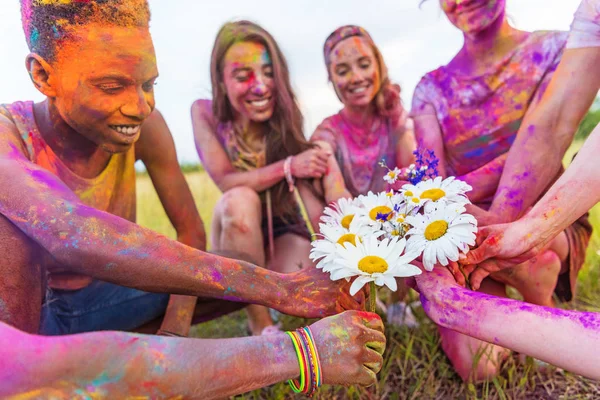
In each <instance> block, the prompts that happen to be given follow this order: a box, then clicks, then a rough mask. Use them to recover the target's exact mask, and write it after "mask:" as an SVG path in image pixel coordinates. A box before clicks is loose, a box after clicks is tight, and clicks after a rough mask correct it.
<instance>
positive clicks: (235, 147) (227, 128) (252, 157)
mask: <svg viewBox="0 0 600 400" xmlns="http://www.w3.org/2000/svg"><path fill="white" fill-rule="evenodd" d="M217 138H218V139H219V141H220V142H221V145H222V146H223V148H224V149H225V151H226V152H227V155H228V156H229V159H230V160H231V164H232V165H233V166H234V168H236V169H238V170H240V171H251V170H253V169H256V168H262V167H264V166H265V165H267V161H266V152H265V151H264V150H263V151H261V152H256V151H254V150H252V149H251V148H250V146H248V145H247V144H246V142H244V140H243V139H241V138H240V137H239V136H238V135H236V133H235V130H234V129H233V124H232V123H231V122H226V123H222V124H219V125H218V126H217ZM264 148H265V146H264V145H263V149H264Z"/></svg>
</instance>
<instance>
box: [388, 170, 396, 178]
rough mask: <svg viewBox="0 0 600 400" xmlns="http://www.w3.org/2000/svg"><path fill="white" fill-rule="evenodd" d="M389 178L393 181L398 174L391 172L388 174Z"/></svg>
mask: <svg viewBox="0 0 600 400" xmlns="http://www.w3.org/2000/svg"><path fill="white" fill-rule="evenodd" d="M388 176H389V177H390V178H392V179H394V178H395V177H396V173H395V172H394V171H390V172H388Z"/></svg>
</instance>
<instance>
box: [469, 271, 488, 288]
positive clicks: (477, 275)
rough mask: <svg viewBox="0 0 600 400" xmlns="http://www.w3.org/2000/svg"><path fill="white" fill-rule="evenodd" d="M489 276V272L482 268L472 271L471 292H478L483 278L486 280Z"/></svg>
mask: <svg viewBox="0 0 600 400" xmlns="http://www.w3.org/2000/svg"><path fill="white" fill-rule="evenodd" d="M489 275H490V272H489V271H486V270H485V269H483V268H481V267H480V268H477V269H476V270H475V271H473V273H472V274H471V277H470V278H469V279H470V282H471V287H472V288H473V290H479V288H480V287H481V282H483V280H484V279H485V278H487V277H488V276H489Z"/></svg>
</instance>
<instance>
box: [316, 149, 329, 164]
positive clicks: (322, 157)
mask: <svg viewBox="0 0 600 400" xmlns="http://www.w3.org/2000/svg"><path fill="white" fill-rule="evenodd" d="M315 155H316V156H317V158H316V160H318V161H321V162H324V163H327V161H328V160H329V157H330V156H331V153H330V152H329V151H328V150H323V149H319V150H318V151H317V153H316V154H315Z"/></svg>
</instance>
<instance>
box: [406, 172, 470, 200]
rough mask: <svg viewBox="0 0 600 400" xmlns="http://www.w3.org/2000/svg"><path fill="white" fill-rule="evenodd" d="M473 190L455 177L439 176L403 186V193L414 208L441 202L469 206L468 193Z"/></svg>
mask: <svg viewBox="0 0 600 400" xmlns="http://www.w3.org/2000/svg"><path fill="white" fill-rule="evenodd" d="M472 189H473V188H472V187H471V186H469V185H468V184H467V183H465V182H463V181H461V180H460V179H455V178H454V177H453V176H450V177H448V178H446V179H442V177H441V176H438V177H436V178H434V179H428V180H426V181H422V182H419V183H417V184H416V185H411V184H406V185H404V186H402V190H401V193H402V194H403V195H404V197H406V201H407V202H408V203H409V204H413V205H414V206H422V205H423V204H425V203H427V202H431V203H436V202H439V201H444V202H446V203H456V204H468V203H470V201H469V199H468V198H467V195H466V193H467V192H468V191H470V190H472Z"/></svg>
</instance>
